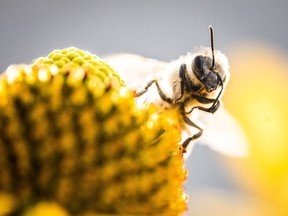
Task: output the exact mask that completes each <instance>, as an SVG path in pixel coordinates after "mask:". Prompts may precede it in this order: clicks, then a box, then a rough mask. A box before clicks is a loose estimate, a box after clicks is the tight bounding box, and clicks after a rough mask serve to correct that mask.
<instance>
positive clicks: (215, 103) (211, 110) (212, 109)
mask: <svg viewBox="0 0 288 216" xmlns="http://www.w3.org/2000/svg"><path fill="white" fill-rule="evenodd" d="M203 99H204V98H202V99H201V100H202V101H203ZM206 99H207V101H206V103H205V102H202V103H203V104H208V103H211V102H213V104H212V105H211V106H210V107H208V108H206V107H202V106H194V107H193V108H192V109H191V110H190V111H188V112H186V114H190V113H191V112H193V110H194V109H199V110H202V111H204V112H209V113H214V112H216V111H217V110H218V109H219V107H220V101H219V100H216V99H210V98H206ZM198 101H199V100H198Z"/></svg>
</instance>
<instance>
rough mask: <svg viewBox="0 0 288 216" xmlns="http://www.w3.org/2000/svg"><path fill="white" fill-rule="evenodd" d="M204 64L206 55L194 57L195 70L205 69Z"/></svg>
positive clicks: (193, 65)
mask: <svg viewBox="0 0 288 216" xmlns="http://www.w3.org/2000/svg"><path fill="white" fill-rule="evenodd" d="M203 66H204V57H203V56H202V55H197V56H196V57H195V58H194V61H193V64H192V67H193V69H194V70H196V71H198V72H201V71H203Z"/></svg>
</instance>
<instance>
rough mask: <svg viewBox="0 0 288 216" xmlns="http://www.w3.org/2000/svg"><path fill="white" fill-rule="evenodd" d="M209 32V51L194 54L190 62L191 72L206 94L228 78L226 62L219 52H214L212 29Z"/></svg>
mask: <svg viewBox="0 0 288 216" xmlns="http://www.w3.org/2000/svg"><path fill="white" fill-rule="evenodd" d="M210 32H211V50H212V53H211V50H210V49H203V50H201V51H200V50H199V51H198V52H195V56H194V58H193V60H192V64H191V67H192V72H193V74H194V75H195V76H196V78H197V79H198V80H199V82H200V83H202V84H203V86H204V87H205V89H206V91H207V92H208V93H210V92H212V91H214V90H216V89H217V88H218V87H219V86H222V87H223V85H224V84H225V82H227V81H228V78H229V66H228V60H227V58H226V56H225V55H224V54H222V53H221V52H220V51H216V52H215V51H214V44H213V29H212V27H210Z"/></svg>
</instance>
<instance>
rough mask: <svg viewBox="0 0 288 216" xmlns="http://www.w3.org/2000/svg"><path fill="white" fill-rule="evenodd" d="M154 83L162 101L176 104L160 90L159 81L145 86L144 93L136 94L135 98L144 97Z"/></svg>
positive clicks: (153, 81) (152, 81)
mask: <svg viewBox="0 0 288 216" xmlns="http://www.w3.org/2000/svg"><path fill="white" fill-rule="evenodd" d="M153 83H155V85H156V87H157V90H158V93H159V95H160V97H161V99H162V100H164V101H166V102H167V103H173V102H174V100H172V99H171V98H169V97H167V96H166V95H165V94H164V93H163V91H162V89H161V88H160V86H159V84H158V81H157V80H151V81H150V82H148V83H147V85H146V86H145V88H144V89H143V90H142V91H140V92H137V93H136V94H135V97H139V96H141V95H143V94H144V93H145V92H147V91H148V89H149V87H150V86H151V85H152V84H153Z"/></svg>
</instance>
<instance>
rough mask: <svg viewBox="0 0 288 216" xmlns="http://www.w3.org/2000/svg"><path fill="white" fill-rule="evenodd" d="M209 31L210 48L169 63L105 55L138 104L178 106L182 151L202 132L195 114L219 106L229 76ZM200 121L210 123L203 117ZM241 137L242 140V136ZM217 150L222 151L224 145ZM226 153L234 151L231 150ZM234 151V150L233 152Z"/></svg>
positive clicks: (202, 48) (215, 108) (242, 148)
mask: <svg viewBox="0 0 288 216" xmlns="http://www.w3.org/2000/svg"><path fill="white" fill-rule="evenodd" d="M209 30H210V39H211V40H210V42H211V47H209V48H207V47H200V48H198V49H196V50H194V51H192V52H188V53H187V54H186V55H183V56H180V57H179V58H178V59H177V60H174V61H171V62H163V61H158V60H155V59H151V58H145V57H142V56H138V55H134V54H125V53H124V54H116V55H115V54H114V55H110V56H107V57H106V58H105V59H106V60H107V61H108V63H110V64H111V65H112V66H113V67H114V68H115V69H116V70H117V71H118V72H119V74H120V76H121V77H122V78H123V79H124V81H125V82H126V83H127V86H128V87H129V88H131V89H134V90H135V92H136V93H135V96H136V98H137V104H138V105H139V106H143V105H145V104H148V103H153V104H155V105H157V106H159V107H160V108H163V109H170V108H173V107H178V108H179V110H180V112H181V116H182V118H183V131H184V133H183V134H185V135H183V137H184V138H183V141H182V147H183V152H186V151H187V150H188V147H189V146H190V145H189V144H190V143H191V142H192V141H194V140H198V139H199V138H200V137H201V136H202V134H203V131H204V127H205V126H204V125H202V124H201V122H199V120H198V119H197V115H198V113H200V112H201V113H202V114H203V113H210V114H214V113H215V112H216V111H217V110H218V109H219V107H220V104H221V103H222V102H221V98H222V96H223V93H224V91H225V88H226V86H227V84H228V81H229V79H230V71H229V63H228V59H227V57H226V56H225V55H224V54H223V53H222V52H221V51H219V50H214V31H213V29H212V27H211V26H210V27H209ZM143 78H144V80H143ZM145 80H146V81H145ZM221 106H222V105H221ZM220 113H223V112H220ZM218 118H219V117H218ZM225 118H226V117H225ZM229 118H230V117H229ZM229 118H228V119H229ZM200 119H201V118H200ZM226 119H227V118H226ZM230 119H231V118H230ZM203 121H204V122H205V123H206V122H210V120H207V119H206V118H204V120H203ZM229 122H230V124H233V125H234V126H233V128H237V127H238V126H237V123H234V121H233V120H232V121H229ZM228 127H231V125H230V126H228ZM213 130H214V129H213ZM241 136H242V134H241ZM226 137H227V136H226ZM242 140H243V143H246V140H245V141H244V138H243V139H242ZM225 142H227V140H225ZM239 146H240V147H239ZM239 146H238V149H239V151H238V153H239V154H241V155H242V154H244V152H246V147H247V145H246V144H245V145H244V144H243V145H242V144H240V145H239ZM228 148H229V147H228ZM215 149H216V150H217V147H216V148H215ZM219 149H221V150H220V151H222V152H225V148H224V150H223V148H222V147H220V148H219ZM226 152H228V154H230V153H229V152H232V153H231V154H234V153H233V150H231V149H229V150H227V151H226ZM240 152H241V153H240ZM238 153H237V152H235V155H237V154H238Z"/></svg>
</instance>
